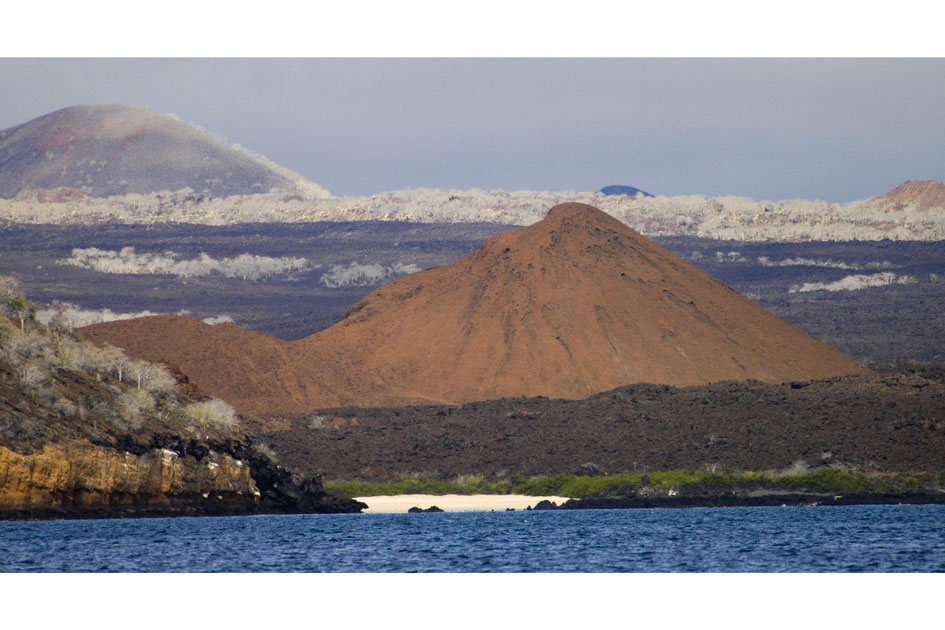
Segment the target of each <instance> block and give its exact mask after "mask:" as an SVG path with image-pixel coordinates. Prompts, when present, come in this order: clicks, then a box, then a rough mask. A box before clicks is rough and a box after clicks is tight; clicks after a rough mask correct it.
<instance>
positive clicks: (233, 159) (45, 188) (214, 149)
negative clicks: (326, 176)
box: [0, 105, 329, 200]
mask: <svg viewBox="0 0 945 630" xmlns="http://www.w3.org/2000/svg"><path fill="white" fill-rule="evenodd" d="M184 188H190V189H192V190H193V191H194V193H197V194H209V195H211V196H214V197H225V196H229V195H243V194H252V193H266V192H269V191H270V190H273V189H275V190H285V191H291V192H297V193H304V194H307V195H308V196H314V197H327V196H329V193H328V191H326V190H324V189H322V188H320V187H319V186H317V185H315V184H313V183H311V182H309V181H307V180H306V179H305V178H303V177H302V176H301V175H299V174H297V173H294V172H292V171H290V170H288V169H286V168H283V167H281V166H279V165H277V164H275V163H273V162H271V161H270V160H267V159H266V158H263V157H261V156H257V155H254V154H253V153H251V152H249V151H247V150H245V149H242V148H240V147H239V146H235V145H230V144H228V143H227V142H226V141H225V140H224V139H223V138H221V137H219V136H217V135H215V134H211V133H208V132H206V131H203V130H201V129H199V128H197V127H195V126H192V125H188V124H185V123H183V122H181V121H180V120H178V119H177V118H176V117H174V116H170V115H165V114H156V113H154V112H152V111H149V110H147V109H145V108H143V107H134V106H130V105H90V106H77V107H68V108H66V109H61V110H59V111H55V112H53V113H51V114H47V115H45V116H40V117H39V118H35V119H33V120H31V121H29V122H27V123H24V124H22V125H18V126H16V127H10V128H9V129H4V130H3V131H0V198H8V199H9V198H13V197H17V196H20V195H26V196H27V197H29V196H30V195H32V196H37V195H38V196H39V197H42V196H44V195H45V196H46V197H50V196H51V197H53V198H55V197H61V196H62V195H63V194H64V193H62V192H61V191H55V189H72V190H73V191H84V192H85V193H88V194H91V195H92V196H95V197H107V196H111V195H123V194H127V193H152V192H159V191H174V190H181V189H184ZM31 191H32V192H31ZM50 191H52V192H50ZM67 192H68V194H71V195H75V194H76V192H72V191H68V190H67ZM67 196H68V195H67ZM40 200H42V199H40Z"/></svg>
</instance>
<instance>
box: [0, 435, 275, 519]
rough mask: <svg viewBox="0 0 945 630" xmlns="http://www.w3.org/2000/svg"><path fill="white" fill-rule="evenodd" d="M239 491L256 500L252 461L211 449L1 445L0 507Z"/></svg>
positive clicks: (102, 503) (151, 499)
mask: <svg viewBox="0 0 945 630" xmlns="http://www.w3.org/2000/svg"><path fill="white" fill-rule="evenodd" d="M220 493H226V494H237V495H243V496H245V497H247V498H249V497H252V498H253V500H258V497H259V491H258V489H257V488H256V484H255V482H254V481H253V479H252V477H251V476H250V471H249V466H247V465H246V464H244V463H243V462H241V461H239V460H236V459H233V458H232V457H230V456H229V455H224V454H219V453H215V452H212V451H211V452H210V453H209V454H208V455H207V456H205V457H204V458H203V459H201V460H200V461H198V460H197V459H196V458H195V457H192V456H183V457H181V456H179V455H178V454H177V453H175V452H173V451H169V450H164V449H162V450H154V451H150V452H147V453H145V454H143V455H140V456H137V455H133V454H131V453H125V452H120V451H116V450H114V449H109V448H105V447H101V446H95V445H93V444H91V443H89V442H84V441H83V442H68V443H60V444H47V445H46V446H44V447H43V450H42V452H38V453H34V454H32V455H22V454H20V453H16V452H13V451H11V450H9V449H7V448H5V447H2V446H0V510H21V509H29V508H39V507H43V508H46V507H51V508H58V507H70V506H75V507H93V506H107V505H109V504H111V503H114V502H115V501H116V500H118V501H121V500H122V499H123V498H127V497H138V498H146V499H147V501H148V502H150V503H155V504H161V503H171V502H173V501H174V498H175V496H181V497H183V496H191V497H193V496H197V495H198V494H199V495H201V496H204V498H206V497H208V496H210V495H214V494H220Z"/></svg>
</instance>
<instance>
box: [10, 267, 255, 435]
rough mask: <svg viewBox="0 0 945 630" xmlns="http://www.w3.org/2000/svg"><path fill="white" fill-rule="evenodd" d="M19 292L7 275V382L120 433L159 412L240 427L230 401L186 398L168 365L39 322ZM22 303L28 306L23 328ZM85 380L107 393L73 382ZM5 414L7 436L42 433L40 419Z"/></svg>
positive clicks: (192, 423)
mask: <svg viewBox="0 0 945 630" xmlns="http://www.w3.org/2000/svg"><path fill="white" fill-rule="evenodd" d="M18 291H19V287H18V284H17V282H16V280H15V279H13V278H11V277H9V276H0V362H3V363H5V364H6V365H7V366H8V370H6V373H7V374H8V375H9V376H7V377H4V378H5V379H10V378H12V379H13V381H14V382H8V383H7V385H8V386H11V387H19V388H20V389H19V391H25V392H26V393H27V396H28V397H29V399H30V400H31V402H32V404H35V405H37V406H38V407H39V408H41V409H45V410H46V413H47V414H48V415H49V416H50V417H53V418H55V417H63V418H79V419H85V418H86V417H91V418H101V419H103V420H105V421H107V422H108V423H109V424H110V425H111V426H112V427H113V428H115V429H118V430H136V429H138V428H140V427H142V426H143V425H144V424H145V423H146V422H148V420H149V418H155V417H161V418H164V419H176V420H177V421H179V422H180V423H182V424H183V425H184V426H185V427H186V428H189V429H190V430H191V431H193V432H200V431H205V430H206V429H208V428H210V429H215V430H223V431H226V430H231V429H233V428H235V427H236V426H237V424H238V418H237V416H236V414H235V412H234V411H233V409H232V408H231V407H230V406H229V405H227V404H226V403H224V402H223V401H220V400H217V399H210V400H205V401H197V402H190V401H185V400H182V399H181V397H180V392H179V383H178V381H177V379H176V378H175V377H174V375H173V374H172V373H171V372H170V370H168V368H167V367H165V366H163V365H160V364H155V363H149V362H147V361H142V360H139V359H135V358H132V357H129V356H128V355H127V354H125V353H124V352H123V351H122V350H121V349H119V348H116V347H114V346H110V345H106V346H104V347H98V346H95V345H94V344H91V343H88V342H85V341H83V340H81V339H80V338H79V337H77V336H76V335H75V333H74V332H73V331H72V329H71V327H69V326H68V324H67V323H63V322H62V321H61V320H53V321H50V322H48V323H43V322H41V321H38V320H37V318H36V317H35V313H36V309H35V307H33V305H32V304H31V303H29V302H28V301H26V300H25V298H23V296H22V295H19V293H18ZM23 303H26V304H27V305H28V307H29V308H27V309H26V311H25V312H26V313H27V314H26V315H23V321H22V325H21V322H20V317H19V316H18V313H22V312H24V311H23V309H22V304H23ZM83 379H86V380H88V379H93V380H94V382H95V383H98V384H99V386H100V389H101V390H102V392H103V393H102V395H94V396H93V395H90V394H88V393H85V394H80V393H77V391H76V389H75V387H74V386H70V383H75V382H81V381H82V380H83ZM11 391H12V390H11ZM0 415H4V416H9V417H4V418H3V421H2V422H0V433H2V434H3V435H5V436H6V437H9V438H23V437H24V436H25V437H27V438H28V437H30V436H33V435H37V434H39V433H40V432H41V427H40V426H39V425H38V424H37V420H36V419H34V418H30V419H24V418H19V419H18V420H16V421H14V418H13V415H14V414H0ZM27 425H28V426H27Z"/></svg>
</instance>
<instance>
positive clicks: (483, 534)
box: [0, 505, 945, 573]
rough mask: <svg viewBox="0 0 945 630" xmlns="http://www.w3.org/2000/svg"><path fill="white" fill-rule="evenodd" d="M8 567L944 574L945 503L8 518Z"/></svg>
mask: <svg viewBox="0 0 945 630" xmlns="http://www.w3.org/2000/svg"><path fill="white" fill-rule="evenodd" d="M0 571H2V572H18V571H28V572H77V571H81V572H115V571H120V572H461V573H462V572H475V573H480V572H595V573H596V572H923V573H924V572H942V571H945V506H941V505H878V506H842V507H834V506H830V507H826V506H819V507H757V508H746V507H740V508H688V509H629V510H583V511H518V512H478V513H456V512H444V513H432V514H332V515H314V514H313V515H292V516H249V517H205V518H158V519H121V520H72V521H44V522H3V523H0Z"/></svg>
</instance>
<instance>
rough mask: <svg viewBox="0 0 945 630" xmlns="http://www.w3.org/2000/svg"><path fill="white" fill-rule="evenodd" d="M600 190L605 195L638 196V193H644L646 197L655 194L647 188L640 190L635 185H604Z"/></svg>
mask: <svg viewBox="0 0 945 630" xmlns="http://www.w3.org/2000/svg"><path fill="white" fill-rule="evenodd" d="M600 191H601V192H602V193H604V194H605V195H628V196H630V197H636V196H637V195H638V194H642V195H643V196H644V197H652V196H653V195H651V194H650V193H648V192H646V191H645V190H640V189H639V188H636V187H634V186H620V185H615V186H604V187H603V188H601V189H600Z"/></svg>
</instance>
